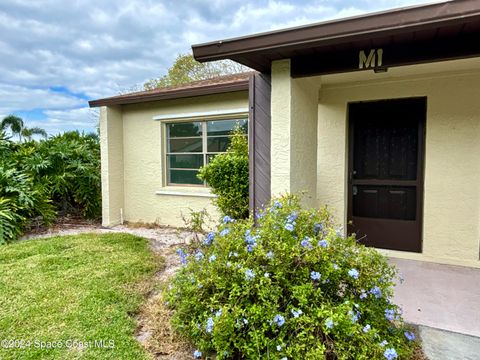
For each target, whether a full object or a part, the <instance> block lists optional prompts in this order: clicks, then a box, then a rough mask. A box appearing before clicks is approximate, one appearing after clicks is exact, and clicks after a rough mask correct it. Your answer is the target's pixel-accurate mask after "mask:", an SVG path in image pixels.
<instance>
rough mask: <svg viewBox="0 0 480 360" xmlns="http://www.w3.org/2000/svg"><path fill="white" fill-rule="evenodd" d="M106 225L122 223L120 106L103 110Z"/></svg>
mask: <svg viewBox="0 0 480 360" xmlns="http://www.w3.org/2000/svg"><path fill="white" fill-rule="evenodd" d="M100 150H101V155H102V156H101V168H102V171H101V173H102V223H103V225H104V226H110V225H113V224H119V223H120V222H121V209H123V207H124V202H123V200H124V196H123V124H122V112H121V109H120V107H117V106H113V107H109V108H107V107H102V108H101V109H100Z"/></svg>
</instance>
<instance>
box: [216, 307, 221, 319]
mask: <svg viewBox="0 0 480 360" xmlns="http://www.w3.org/2000/svg"><path fill="white" fill-rule="evenodd" d="M215 316H216V317H220V316H222V309H218V311H217V312H216V313H215Z"/></svg>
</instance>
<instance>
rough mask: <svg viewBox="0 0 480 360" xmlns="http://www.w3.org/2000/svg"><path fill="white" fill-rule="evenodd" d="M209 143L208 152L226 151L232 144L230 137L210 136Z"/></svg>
mask: <svg viewBox="0 0 480 360" xmlns="http://www.w3.org/2000/svg"><path fill="white" fill-rule="evenodd" d="M207 143H208V145H207V148H208V150H207V151H208V152H225V151H227V148H228V145H229V144H230V137H228V136H222V137H213V138H211V137H209V138H208V139H207Z"/></svg>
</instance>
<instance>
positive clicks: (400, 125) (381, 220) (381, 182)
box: [348, 98, 426, 252]
mask: <svg viewBox="0 0 480 360" xmlns="http://www.w3.org/2000/svg"><path fill="white" fill-rule="evenodd" d="M348 111H349V122H350V134H349V137H350V141H349V145H350V146H349V147H350V148H349V184H348V187H349V200H348V217H349V222H351V224H350V225H349V232H350V233H356V235H357V239H360V241H361V242H362V243H364V244H365V245H367V246H374V247H377V248H383V249H393V250H403V251H414V252H421V251H422V238H421V231H422V199H423V158H424V156H423V153H424V151H423V147H424V145H423V139H424V128H425V117H426V98H409V99H397V100H382V101H371V102H361V103H352V104H349V108H348Z"/></svg>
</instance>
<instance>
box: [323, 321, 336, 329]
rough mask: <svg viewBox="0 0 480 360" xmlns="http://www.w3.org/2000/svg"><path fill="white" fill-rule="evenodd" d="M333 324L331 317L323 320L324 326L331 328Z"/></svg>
mask: <svg viewBox="0 0 480 360" xmlns="http://www.w3.org/2000/svg"><path fill="white" fill-rule="evenodd" d="M333 325H334V323H333V320H332V319H330V318H328V319H327V320H325V326H326V327H327V328H329V329H333Z"/></svg>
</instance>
